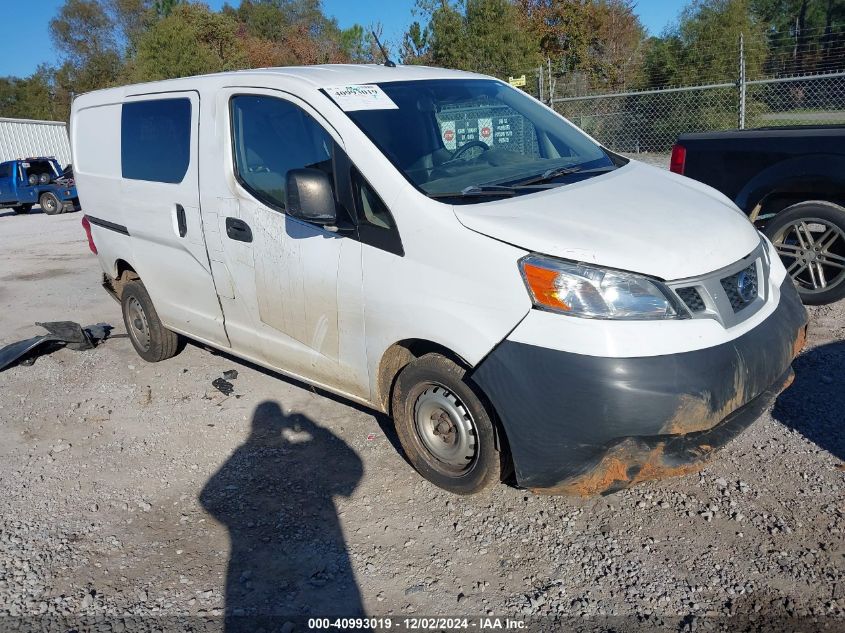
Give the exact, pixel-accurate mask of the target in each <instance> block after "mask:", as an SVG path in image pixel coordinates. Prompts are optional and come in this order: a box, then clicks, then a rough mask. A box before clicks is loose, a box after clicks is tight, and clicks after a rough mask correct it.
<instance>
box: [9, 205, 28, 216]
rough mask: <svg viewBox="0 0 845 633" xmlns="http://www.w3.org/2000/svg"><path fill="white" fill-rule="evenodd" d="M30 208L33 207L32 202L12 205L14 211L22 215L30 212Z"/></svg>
mask: <svg viewBox="0 0 845 633" xmlns="http://www.w3.org/2000/svg"><path fill="white" fill-rule="evenodd" d="M30 209H32V205H31V204H19V205H18V206H16V207H12V211H14V212H15V213H17V214H18V215H22V214H24V213H29V211H30Z"/></svg>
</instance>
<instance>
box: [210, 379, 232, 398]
mask: <svg viewBox="0 0 845 633" xmlns="http://www.w3.org/2000/svg"><path fill="white" fill-rule="evenodd" d="M211 386H212V387H214V388H215V389H217V391H219V392H220V393H222V394H223V395H224V396H231V395H232V393H233V392H234V391H235V386H234V385H233V384H232V383H230V382H229V381H228V380H226V379H224V378H215V379H214V380H212V381H211Z"/></svg>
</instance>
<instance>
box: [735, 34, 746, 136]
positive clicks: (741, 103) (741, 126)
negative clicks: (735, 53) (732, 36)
mask: <svg viewBox="0 0 845 633" xmlns="http://www.w3.org/2000/svg"><path fill="white" fill-rule="evenodd" d="M745 84H746V77H745V42H744V40H743V37H742V33H740V34H739V80H738V81H737V87H738V88H739V129H740V130H744V129H745V88H746V86H745Z"/></svg>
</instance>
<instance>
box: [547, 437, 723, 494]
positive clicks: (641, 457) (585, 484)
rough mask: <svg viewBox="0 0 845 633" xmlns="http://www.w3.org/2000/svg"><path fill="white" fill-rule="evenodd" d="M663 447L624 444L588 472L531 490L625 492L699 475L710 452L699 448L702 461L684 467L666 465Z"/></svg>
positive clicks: (631, 441)
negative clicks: (656, 481) (651, 482)
mask: <svg viewBox="0 0 845 633" xmlns="http://www.w3.org/2000/svg"><path fill="white" fill-rule="evenodd" d="M664 449H665V443H663V442H661V443H659V444H657V445H656V446H654V447H653V448H651V449H644V448H641V447H640V446H637V443H636V442H635V441H633V440H627V441H626V442H623V443H622V444H620V445H618V446H616V447H615V448H613V449H612V450H611V451H610V452H608V453H607V455H605V456H604V457H603V458H602V460H601V461H600V462H599V463H598V465H596V466H595V467H594V468H592V469H591V470H590V471H589V472H586V473H584V474H583V475H580V476H578V477H575V478H573V479H570V480H569V481H567V482H565V483H562V484H559V485H557V486H553V487H551V488H537V489H532V491H533V492H535V493H538V494H566V495H575V496H579V497H589V496H592V495H596V494H601V493H603V492H607V491H614V490H620V489H622V488H628V487H629V486H633V485H634V484H637V483H640V482H643V481H649V480H652V479H663V478H664V477H676V476H680V475H687V474H690V473H694V472H697V471H699V470H700V469H701V468H702V467H703V465H704V463H703V462H704V458H705V457H706V456H707V454H709V452H711V450H712V449H710V447H707V448H706V449H705V448H704V447H703V446H702V447H701V453H702V455H701V459H700V460H696V461H695V462H692V463H687V464H669V463H667V462H666V460H665V454H664Z"/></svg>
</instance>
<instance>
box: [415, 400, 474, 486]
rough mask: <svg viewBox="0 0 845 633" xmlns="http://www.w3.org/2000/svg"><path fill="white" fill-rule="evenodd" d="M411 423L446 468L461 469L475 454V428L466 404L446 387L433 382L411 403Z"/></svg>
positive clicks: (466, 466) (463, 468) (433, 454)
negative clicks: (412, 405) (412, 414)
mask: <svg viewBox="0 0 845 633" xmlns="http://www.w3.org/2000/svg"><path fill="white" fill-rule="evenodd" d="M414 424H415V426H416V430H417V436H418V437H419V439H420V440H421V441H422V444H423V446H425V448H426V449H427V450H428V452H429V453H431V455H432V456H433V457H434V458H435V459H436V460H437V461H438V462H441V463H442V464H443V465H444V466H445V467H446V468H447V469H448V470H450V471H452V472H454V471H456V470H457V471H463V470H466V469H467V468H468V467H469V466H470V464H471V463H472V460H473V458H474V457H475V455H476V430H475V423H474V422H473V420H472V416H471V415H470V414H469V411H468V410H467V408H466V406H464V404H463V403H462V402H461V401H460V400H459V399H458V398H457V396H455V394H453V393H452V392H450V391H449V390H448V389H446V388H444V387H441V386H440V385H434V386H431V387H429V388H428V389H426V390H425V391H423V392H422V394H420V396H419V398H417V401H416V403H415V404H414Z"/></svg>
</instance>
